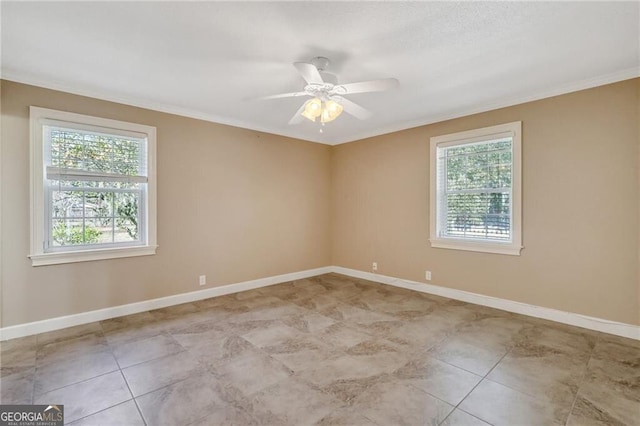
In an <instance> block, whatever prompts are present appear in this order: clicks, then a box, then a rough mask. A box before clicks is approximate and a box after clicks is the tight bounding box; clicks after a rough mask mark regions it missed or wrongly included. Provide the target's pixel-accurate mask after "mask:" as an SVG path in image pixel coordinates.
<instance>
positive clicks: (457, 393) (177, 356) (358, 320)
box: [0, 274, 640, 426]
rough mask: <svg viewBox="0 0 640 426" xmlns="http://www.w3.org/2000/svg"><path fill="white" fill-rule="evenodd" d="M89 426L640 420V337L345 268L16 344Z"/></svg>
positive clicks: (5, 379) (16, 353) (11, 390)
mask: <svg viewBox="0 0 640 426" xmlns="http://www.w3.org/2000/svg"><path fill="white" fill-rule="evenodd" d="M0 346H1V350H2V352H1V353H2V357H1V372H2V376H1V377H2V379H1V380H0V390H1V393H0V398H1V402H2V403H3V404H7V403H41V404H64V406H65V415H66V420H67V421H68V423H70V424H73V425H76V426H79V425H99V426H103V425H118V426H123V425H145V424H146V425H171V426H178V425H226V424H236V425H254V424H262V425H314V424H315V425H380V426H388V425H449V426H451V425H487V424H490V425H509V426H514V425H555V424H558V425H640V342H638V341H633V340H628V339H623V338H619V337H615V336H611V335H606V334H602V333H596V332H592V331H589V330H585V329H580V328H576V327H570V326H565V325H561V324H557V323H552V322H548V321H542V320H538V319H534V318H529V317H524V316H521V315H515V314H510V313H507V312H503V311H498V310H494V309H489V308H485V307H481V306H476V305H471V304H467V303H463V302H458V301H454V300H449V299H445V298H440V297H435V296H430V295H426V294H422V293H418V292H412V291H409V290H404V289H400V288H394V287H389V286H384V285H382V284H377V283H372V282H368V281H364V280H358V279H352V278H348V277H344V276H340V275H336V274H328V275H323V276H319V277H315V278H311V279H305V280H299V281H295V282H291V283H285V284H280V285H276V286H271V287H266V288H262V289H258V290H252V291H248V292H244V293H238V294H235V295H228V296H222V297H217V298H213V299H208V300H203V301H199V302H194V303H187V304H184V305H179V306H174V307H170V308H165V309H158V310H155V311H150V312H144V313H140V314H136V315H130V316H127V317H121V318H116V319H111V320H107V321H101V322H99V323H93V324H88V325H82V326H78V327H72V328H68V329H64V330H59V331H54V332H49V333H43V334H40V335H38V336H32V337H26V338H22V339H16V340H12V341H8V342H3V343H2V344H1V345H0Z"/></svg>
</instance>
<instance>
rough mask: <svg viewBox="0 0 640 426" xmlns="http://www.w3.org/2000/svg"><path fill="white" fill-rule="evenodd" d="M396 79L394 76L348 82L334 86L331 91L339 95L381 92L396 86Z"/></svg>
mask: <svg viewBox="0 0 640 426" xmlns="http://www.w3.org/2000/svg"><path fill="white" fill-rule="evenodd" d="M398 84H399V82H398V80H396V79H395V78H383V79H380V80H371V81H361V82H359V83H348V84H341V85H339V86H336V87H335V88H334V89H333V91H334V92H335V93H336V94H340V95H350V94H352V93H364V92H383V91H385V90H391V89H395V88H396V87H398Z"/></svg>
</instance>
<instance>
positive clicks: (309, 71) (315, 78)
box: [293, 62, 324, 84]
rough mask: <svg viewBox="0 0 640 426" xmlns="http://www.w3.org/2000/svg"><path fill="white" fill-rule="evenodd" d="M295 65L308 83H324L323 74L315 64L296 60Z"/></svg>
mask: <svg viewBox="0 0 640 426" xmlns="http://www.w3.org/2000/svg"><path fill="white" fill-rule="evenodd" d="M293 66H294V67H296V69H297V70H298V72H299V73H300V75H301V76H302V78H304V81H306V82H307V83H308V84H324V81H323V80H322V76H321V75H320V72H319V71H318V68H316V67H315V66H314V65H311V64H307V63H306V62H295V63H294V64H293Z"/></svg>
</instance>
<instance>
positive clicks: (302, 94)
mask: <svg viewBox="0 0 640 426" xmlns="http://www.w3.org/2000/svg"><path fill="white" fill-rule="evenodd" d="M307 95H308V93H307V92H291V93H281V94H279V95H270V96H261V97H259V98H256V99H257V100H260V101H263V100H266V99H279V98H293V97H296V96H307Z"/></svg>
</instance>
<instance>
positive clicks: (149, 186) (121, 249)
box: [28, 106, 158, 266]
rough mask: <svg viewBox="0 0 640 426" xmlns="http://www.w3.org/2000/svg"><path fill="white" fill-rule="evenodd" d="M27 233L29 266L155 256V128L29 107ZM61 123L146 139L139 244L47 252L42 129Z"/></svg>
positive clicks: (48, 221) (48, 231)
mask: <svg viewBox="0 0 640 426" xmlns="http://www.w3.org/2000/svg"><path fill="white" fill-rule="evenodd" d="M29 114H30V119H29V120H30V156H31V158H30V160H31V164H30V179H31V185H30V216H31V217H30V224H31V226H30V228H31V229H30V230H31V241H30V251H29V256H28V257H29V258H30V259H31V264H32V266H43V265H55V264H61V263H73V262H84V261H93V260H103V259H116V258H123V257H133V256H148V255H154V254H155V253H156V249H157V247H158V246H157V233H156V227H157V223H156V209H157V202H156V191H157V185H156V128H155V127H153V126H147V125H143V124H137V123H130V122H125V121H119V120H112V119H106V118H100V117H93V116H88V115H83V114H76V113H72V112H66V111H58V110H53V109H47V108H41V107H36V106H30V108H29ZM52 123H55V124H54V125H60V124H63V125H64V126H66V127H68V128H70V129H74V128H75V129H78V130H82V131H87V130H88V131H95V132H96V133H105V130H108V131H109V132H110V134H113V135H119V136H126V135H132V134H136V135H138V136H137V137H144V138H146V142H147V147H146V148H147V158H146V160H147V161H146V169H147V183H146V189H145V191H143V197H144V199H145V200H144V201H146V202H144V203H142V204H144V205H142V206H140V207H139V208H141V210H142V212H141V214H142V215H144V220H143V224H142V226H141V229H140V232H141V233H142V234H143V236H144V237H143V238H141V239H140V242H139V243H133V244H132V243H129V242H127V243H123V244H118V245H110V246H107V247H105V246H98V247H91V246H88V245H84V246H78V247H69V248H64V249H61V250H56V251H46V249H45V243H46V241H45V238H46V236H47V235H48V234H49V233H50V232H51V230H47V229H45V227H50V220H51V219H50V218H48V217H47V216H49V215H48V212H49V207H48V206H47V203H48V197H47V189H46V187H45V185H46V182H45V181H46V179H47V178H46V168H47V164H46V161H45V160H46V159H45V155H44V154H45V140H44V139H45V138H44V126H51V125H52Z"/></svg>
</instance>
